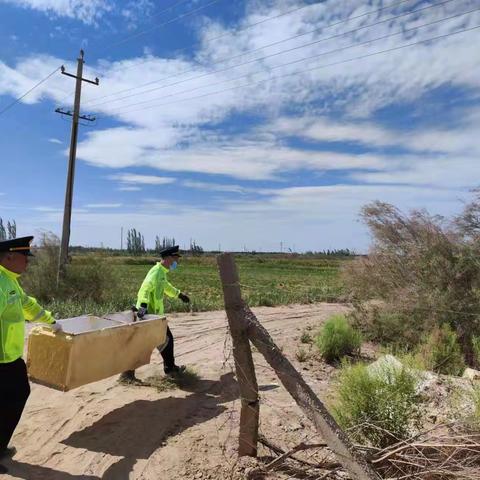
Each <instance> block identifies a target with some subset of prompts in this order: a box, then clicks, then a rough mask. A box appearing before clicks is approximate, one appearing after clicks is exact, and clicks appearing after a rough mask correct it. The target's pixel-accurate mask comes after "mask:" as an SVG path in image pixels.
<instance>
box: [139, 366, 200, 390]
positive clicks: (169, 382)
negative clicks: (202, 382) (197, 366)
mask: <svg viewBox="0 0 480 480" xmlns="http://www.w3.org/2000/svg"><path fill="white" fill-rule="evenodd" d="M199 379H200V377H199V375H198V374H197V373H196V372H195V371H194V370H192V369H190V368H187V369H186V370H185V371H184V372H182V373H181V374H178V375H174V376H165V375H161V376H152V377H148V378H147V379H145V381H144V382H143V385H145V386H149V387H155V388H156V389H157V390H158V391H159V392H165V391H168V390H174V389H176V388H179V389H180V390H188V389H190V388H192V387H194V386H195V385H196V384H197V382H198V381H199Z"/></svg>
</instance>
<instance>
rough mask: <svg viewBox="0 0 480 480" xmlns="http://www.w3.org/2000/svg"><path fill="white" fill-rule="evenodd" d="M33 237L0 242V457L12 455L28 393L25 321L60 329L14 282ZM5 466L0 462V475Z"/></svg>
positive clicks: (22, 270)
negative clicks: (24, 346)
mask: <svg viewBox="0 0 480 480" xmlns="http://www.w3.org/2000/svg"><path fill="white" fill-rule="evenodd" d="M32 240H33V237H22V238H16V239H13V240H7V241H2V242H0V460H2V459H5V458H8V457H11V456H12V455H14V454H15V449H14V448H13V447H10V448H9V447H8V444H9V442H10V439H11V438H12V435H13V432H14V431H15V428H16V426H17V424H18V422H19V421H20V417H21V416H22V412H23V409H24V407H25V403H26V402H27V398H28V396H29V394H30V385H29V383H28V376H27V367H26V365H25V362H24V361H23V359H22V355H23V344H24V338H25V320H27V321H29V322H43V323H47V324H50V325H51V327H52V329H53V330H54V331H58V330H61V326H60V324H58V323H56V322H55V320H54V318H53V317H52V314H51V313H50V312H48V311H47V310H44V309H43V308H42V307H41V306H40V305H39V304H38V303H37V301H36V300H35V299H34V298H33V297H29V296H28V295H26V294H25V292H24V291H23V290H22V287H21V286H20V285H19V283H18V277H19V276H20V275H21V274H22V273H23V272H24V271H25V270H26V269H27V266H28V259H29V257H30V256H31V255H32V254H31V253H30V243H31V241H32ZM6 472H7V468H6V467H5V466H3V465H0V474H1V473H6Z"/></svg>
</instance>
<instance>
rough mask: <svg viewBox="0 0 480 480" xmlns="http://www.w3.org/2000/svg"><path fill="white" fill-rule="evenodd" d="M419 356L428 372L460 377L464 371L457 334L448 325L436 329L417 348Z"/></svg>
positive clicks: (463, 361)
mask: <svg viewBox="0 0 480 480" xmlns="http://www.w3.org/2000/svg"><path fill="white" fill-rule="evenodd" d="M419 355H420V357H421V358H422V359H423V360H424V362H425V366H426V367H427V369H429V370H433V371H434V372H437V373H443V374H445V375H461V374H462V373H463V371H464V370H465V360H464V358H463V354H462V351H461V349H460V345H459V344H458V337H457V334H456V333H455V332H454V331H453V330H452V329H451V327H450V326H448V325H443V326H442V328H436V329H435V330H434V331H433V332H432V333H431V334H430V335H429V336H428V337H427V340H426V342H425V344H423V345H422V346H421V347H420V348H419Z"/></svg>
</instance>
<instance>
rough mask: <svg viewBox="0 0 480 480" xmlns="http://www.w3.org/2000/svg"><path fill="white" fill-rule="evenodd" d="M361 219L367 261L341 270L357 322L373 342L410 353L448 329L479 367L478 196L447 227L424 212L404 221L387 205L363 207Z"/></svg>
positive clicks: (479, 249) (479, 245)
mask: <svg viewBox="0 0 480 480" xmlns="http://www.w3.org/2000/svg"><path fill="white" fill-rule="evenodd" d="M362 218H363V220H364V222H365V223H366V225H367V226H368V228H369V230H370V232H371V234H372V237H373V240H374V241H373V246H372V248H371V251H370V253H369V255H368V256H366V257H363V258H359V259H357V260H355V261H354V262H350V263H349V264H348V265H347V266H346V268H345V270H344V280H345V282H346V285H347V287H348V289H349V291H350V298H351V300H352V302H353V303H354V305H355V307H356V308H355V312H354V314H353V317H354V319H355V322H356V323H357V324H358V325H360V326H361V327H362V329H363V330H364V331H365V332H366V333H367V335H368V336H369V338H371V339H373V340H376V341H379V342H383V343H391V342H395V343H400V344H403V345H406V346H410V347H411V346H413V345H415V344H416V343H418V342H419V341H420V339H421V338H422V336H423V334H425V333H427V332H430V331H432V329H434V328H435V327H440V326H442V325H444V324H448V325H450V326H451V327H452V328H453V329H454V330H455V332H456V333H457V335H458V338H459V342H460V344H461V347H462V351H463V353H464V355H465V359H466V361H467V363H469V364H470V365H475V363H476V362H475V358H474V357H475V356H474V353H473V345H472V337H473V336H474V335H478V334H480V260H479V259H480V229H479V224H480V223H479V218H480V193H479V192H478V191H477V192H476V193H475V197H474V199H473V200H472V201H471V203H469V204H467V205H466V206H465V208H464V210H463V213H462V214H461V215H459V216H458V217H456V218H453V219H450V220H449V221H448V220H447V219H445V218H443V217H439V216H432V215H429V214H428V213H427V212H426V211H413V212H411V213H410V214H408V215H407V214H404V213H402V212H400V211H399V210H398V209H397V208H395V207H394V206H392V205H389V204H386V203H382V202H374V203H372V204H369V205H367V206H365V207H364V208H363V210H362ZM372 300H374V301H373V302H372ZM372 305H373V306H372Z"/></svg>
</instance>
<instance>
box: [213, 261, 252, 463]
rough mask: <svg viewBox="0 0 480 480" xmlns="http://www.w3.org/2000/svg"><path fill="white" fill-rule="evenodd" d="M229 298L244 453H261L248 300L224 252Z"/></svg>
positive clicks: (227, 308) (225, 291) (223, 269)
mask: <svg viewBox="0 0 480 480" xmlns="http://www.w3.org/2000/svg"><path fill="white" fill-rule="evenodd" d="M217 263H218V267H219V270H220V279H221V281H222V287H223V295H224V299H225V311H226V312H227V318H228V324H229V327H230V334H231V336H232V341H233V357H234V360H235V370H236V373H237V380H238V385H239V388H240V399H241V412H240V438H239V447H238V453H239V455H240V456H244V455H248V456H251V457H256V456H257V442H258V418H259V402H258V385H257V378H256V375H255V366H254V364H253V359H252V351H251V349H250V342H249V341H248V337H247V332H246V324H245V321H244V319H243V311H244V310H243V309H244V302H243V300H242V295H241V291H240V285H239V279H238V272H237V267H236V265H235V262H234V260H233V257H232V256H229V255H228V254H225V255H220V256H219V257H218V258H217Z"/></svg>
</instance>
